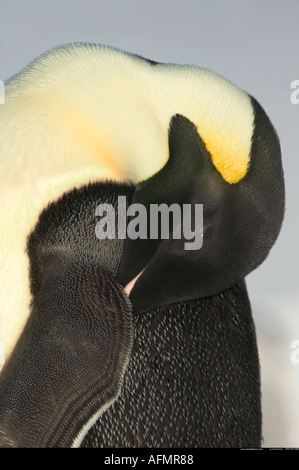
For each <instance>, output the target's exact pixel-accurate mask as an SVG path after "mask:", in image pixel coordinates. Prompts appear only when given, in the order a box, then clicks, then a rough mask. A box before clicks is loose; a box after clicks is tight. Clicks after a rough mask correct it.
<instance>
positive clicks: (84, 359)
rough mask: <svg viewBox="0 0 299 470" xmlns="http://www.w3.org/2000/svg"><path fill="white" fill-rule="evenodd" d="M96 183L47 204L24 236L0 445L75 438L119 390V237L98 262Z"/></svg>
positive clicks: (126, 331) (0, 387)
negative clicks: (22, 303)
mask: <svg viewBox="0 0 299 470" xmlns="http://www.w3.org/2000/svg"><path fill="white" fill-rule="evenodd" d="M108 188H109V186H108ZM104 189H106V191H107V186H106V187H105V188H104ZM109 189H111V188H109ZM112 189H113V188H112ZM84 191H85V192H84ZM99 192H100V193H101V192H103V191H102V188H101V187H100V189H99V186H98V187H96V186H95V187H94V190H93V188H92V187H91V188H88V189H87V191H86V189H85V190H82V191H81V192H80V191H75V192H74V194H72V195H71V196H66V197H65V198H63V200H62V201H60V202H59V203H58V204H53V205H52V206H50V208H49V209H48V210H46V211H45V212H44V213H43V214H42V216H41V219H40V222H39V224H38V226H37V228H36V230H35V232H33V234H32V236H31V238H30V241H29V254H30V255H31V256H30V258H31V282H32V285H31V287H32V292H33V303H32V309H31V314H30V317H29V320H28V322H27V325H26V327H25V329H24V331H23V333H22V335H21V338H20V340H19V341H18V343H17V345H16V347H15V349H14V351H13V354H12V356H11V357H10V359H9V361H8V363H7V364H6V365H5V367H4V369H3V371H2V374H1V377H0V446H1V447H70V446H77V445H79V444H80V441H81V440H82V439H83V437H84V435H85V434H86V432H87V431H88V429H89V428H90V427H91V425H92V424H93V423H94V420H95V419H96V418H97V417H98V416H99V415H100V414H101V413H102V412H103V411H104V410H105V409H106V408H107V407H108V406H109V405H110V404H111V403H112V402H113V401H114V400H115V399H116V397H117V396H118V393H119V392H120V388H121V384H122V380H123V376H124V372H125V369H126V366H127V363H128V360H129V357H130V354H131V349H132V343H133V323H132V312H131V305H130V302H129V300H128V297H127V296H126V294H125V292H124V291H123V289H122V287H121V286H120V285H118V284H117V283H116V282H115V280H114V279H113V277H112V274H113V270H114V269H115V266H114V261H116V260H117V258H119V256H120V255H119V253H121V249H122V248H121V247H118V245H117V244H118V241H116V240H115V241H114V240H112V241H110V245H109V247H108V246H107V245H106V246H105V250H106V256H107V263H106V270H104V269H103V268H102V267H101V264H104V260H103V253H104V252H102V254H101V244H100V243H99V241H98V240H97V239H96V237H95V234H94V226H95V220H94V219H95V215H94V209H95V207H96V204H97V199H96V196H97V197H98V198H99ZM125 192H127V193H128V188H125ZM104 193H105V191H104ZM107 194H108V195H109V194H110V196H111V191H110V193H109V191H107ZM112 196H113V197H114V194H113V191H112ZM113 197H112V199H113ZM91 201H92V205H90V202H91ZM102 202H103V201H102ZM105 202H107V200H106V201H105ZM108 202H111V201H108ZM112 202H113V201H112ZM74 209H75V210H76V212H74ZM62 218H63V220H62ZM59 219H60V220H59ZM105 250H104V251H105ZM101 257H102V259H101ZM109 263H110V266H109ZM116 266H117V265H116ZM109 269H110V270H111V274H109V273H108V272H107V271H109Z"/></svg>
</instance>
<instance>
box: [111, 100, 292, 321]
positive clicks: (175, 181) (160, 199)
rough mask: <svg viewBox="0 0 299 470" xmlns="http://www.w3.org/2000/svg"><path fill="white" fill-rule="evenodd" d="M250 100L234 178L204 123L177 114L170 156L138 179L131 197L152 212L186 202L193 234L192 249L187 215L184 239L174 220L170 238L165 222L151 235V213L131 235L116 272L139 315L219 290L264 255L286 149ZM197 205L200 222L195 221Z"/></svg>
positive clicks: (274, 226) (280, 202)
mask: <svg viewBox="0 0 299 470" xmlns="http://www.w3.org/2000/svg"><path fill="white" fill-rule="evenodd" d="M250 105H251V107H252V112H253V116H254V121H253V125H252V127H251V131H252V134H251V137H250V149H249V159H248V162H246V164H245V165H244V169H243V171H242V172H243V174H242V176H241V177H239V176H238V177H237V181H236V182H233V181H232V180H233V178H234V175H233V174H231V173H230V174H228V173H226V174H225V172H222V171H221V170H220V171H219V169H217V167H216V166H215V163H214V162H213V159H212V155H211V153H210V152H209V150H208V148H207V145H206V144H205V142H204V141H203V138H202V137H201V134H200V129H198V128H197V127H196V125H195V124H194V123H193V122H192V121H191V120H190V119H188V118H187V117H185V116H182V115H179V114H178V115H175V116H173V117H172V119H171V122H170V127H169V159H168V161H167V163H166V165H165V166H164V167H163V168H162V169H161V170H160V171H159V172H158V173H156V174H155V175H153V176H152V177H150V178H149V179H147V180H146V181H144V182H141V183H140V184H138V185H137V187H136V191H135V194H134V197H133V203H139V204H143V205H144V206H145V207H146V208H147V210H148V211H150V208H151V205H152V204H155V205H161V204H162V205H163V204H166V205H167V207H171V205H173V204H176V205H177V206H179V207H180V209H182V212H183V209H184V208H185V207H186V206H187V205H188V206H189V207H190V209H189V210H190V212H191V217H190V219H189V221H190V222H191V225H192V230H191V231H190V228H191V227H189V232H188V231H187V233H189V237H190V232H191V233H192V235H193V237H194V240H193V245H194V247H193V246H192V243H190V240H189V238H187V235H186V229H187V228H188V227H184V224H185V223H186V222H185V220H184V217H183V215H182V216H181V236H180V237H176V236H175V235H174V233H175V225H174V220H173V221H172V231H171V230H170V236H169V238H168V239H163V237H162V236H161V233H162V232H161V226H160V232H159V234H160V236H159V237H157V238H156V239H154V240H152V239H151V238H150V235H151V234H150V224H151V222H152V220H151V218H150V216H149V215H148V216H147V222H148V227H149V229H148V231H147V237H146V239H133V240H132V239H129V238H128V239H127V240H126V242H125V245H124V251H123V255H122V260H121V263H120V267H119V270H118V274H117V280H118V281H119V282H120V283H122V284H123V285H128V292H129V293H130V298H131V301H132V304H133V306H134V311H135V313H137V314H138V313H142V312H146V311H148V310H149V309H151V308H153V307H155V306H162V305H166V304H171V303H175V302H181V301H185V300H189V299H196V298H202V297H207V296H211V295H214V294H217V293H221V292H222V291H224V290H225V289H227V288H229V287H230V286H232V285H233V284H234V283H236V282H237V281H238V280H240V279H242V278H244V277H245V276H246V275H247V274H249V273H250V272H251V271H252V270H254V269H255V268H256V267H257V266H258V265H259V264H260V263H262V261H263V260H264V259H265V258H266V257H267V255H268V253H269V251H270V249H271V247H272V245H273V244H274V242H275V240H276V238H277V236H278V233H279V231H280V227H281V224H282V220H283V214H284V182H283V171H282V165H281V152H280V145H279V139H278V137H277V134H276V132H275V130H274V128H273V126H272V124H271V123H270V120H269V118H268V117H267V115H266V114H265V112H264V110H263V109H262V107H261V106H260V105H259V104H258V103H257V101H256V100H255V99H254V98H250ZM228 119H229V116H228ZM230 158H234V155H233V154H232V155H230V156H229V155H227V167H228V168H233V164H232V162H230V161H229V159H230ZM224 169H225V167H224ZM228 176H230V177H231V178H230V179H231V181H228V179H229V178H228ZM198 205H202V209H203V221H202V220H201V219H200V217H198V218H197V219H196V208H197V207H199V206H198ZM159 207H160V206H159ZM199 221H200V222H201V223H199ZM160 224H161V220H160ZM200 240H201V242H200ZM186 246H187V247H189V249H186ZM132 280H133V281H132Z"/></svg>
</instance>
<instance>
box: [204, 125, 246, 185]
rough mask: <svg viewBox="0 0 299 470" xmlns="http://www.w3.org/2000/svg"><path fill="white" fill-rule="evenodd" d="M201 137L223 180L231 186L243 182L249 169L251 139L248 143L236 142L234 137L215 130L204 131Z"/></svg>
mask: <svg viewBox="0 0 299 470" xmlns="http://www.w3.org/2000/svg"><path fill="white" fill-rule="evenodd" d="M201 135H202V138H203V141H204V142H205V144H206V147H207V150H208V151H209V153H210V154H211V156H212V161H213V163H214V165H215V167H216V168H217V170H218V171H219V173H220V174H221V176H222V178H223V179H225V180H226V181H227V182H228V183H230V184H233V183H238V182H239V181H241V179H242V178H244V176H245V175H246V173H247V170H248V167H249V162H250V148H251V145H250V137H249V136H248V137H249V139H248V141H247V142H242V141H241V142H236V140H235V136H234V135H226V134H225V133H223V134H221V133H220V132H219V131H218V132H217V130H215V129H213V130H211V129H209V130H205V129H203V130H202V134H201Z"/></svg>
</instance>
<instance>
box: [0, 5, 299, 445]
mask: <svg viewBox="0 0 299 470" xmlns="http://www.w3.org/2000/svg"><path fill="white" fill-rule="evenodd" d="M298 19H299V1H298V0H283V1H282V0H250V1H249V0H247V1H244V0H243V1H242V0H225V1H223V0H218V1H217V0H209V1H203V0H184V1H182V0H178V1H177V0H148V1H144V0H143V1H142V0H107V1H104V0H102V1H101V0H84V1H77V0H43V1H41V0H26V1H23V0H1V3H0V80H3V81H4V80H6V79H7V78H9V77H10V76H11V75H13V74H14V73H16V72H18V71H19V70H20V69H21V68H23V67H24V66H25V65H26V64H27V63H28V62H30V61H31V60H32V59H33V58H35V57H36V56H37V55H39V54H40V53H42V52H44V51H46V50H48V49H50V48H52V47H53V46H57V45H59V44H63V43H67V42H73V41H83V42H96V43H102V44H109V45H112V46H116V47H119V48H121V49H124V50H126V51H130V52H134V53H137V54H140V55H142V56H145V57H148V58H151V59H154V60H157V61H161V62H175V63H187V64H195V65H199V66H204V67H208V68H211V69H214V70H215V71H216V72H218V73H220V74H221V75H224V76H225V77H227V78H228V79H230V80H231V81H233V82H234V83H236V84H237V85H238V86H239V87H240V88H243V89H245V90H246V91H248V92H249V93H250V94H252V95H254V96H255V97H256V98H257V99H258V100H259V101H260V103H261V104H262V106H263V107H264V108H265V109H266V111H267V113H268V115H269V116H270V118H271V120H272V122H273V123H274V125H275V127H276V129H277V131H278V134H279V136H280V139H281V143H282V149H283V160H284V169H285V178H286V187H287V212H286V217H285V222H284V226H283V230H282V232H281V235H280V237H279V241H278V242H277V244H276V245H275V247H274V248H273V250H272V252H271V254H270V256H269V257H268V259H267V260H266V261H265V262H264V264H263V265H262V266H261V267H260V268H259V269H257V270H256V271H255V272H254V273H252V274H251V275H250V276H249V277H248V288H249V294H250V297H251V302H252V307H253V314H254V319H255V322H256V327H257V333H258V338H259V345H260V355H261V367H262V380H263V396H264V404H263V413H264V432H263V434H264V445H265V446H276V447H299V364H298V365H293V364H292V363H291V361H290V355H291V353H292V350H291V348H290V344H291V342H292V341H293V340H299V322H298V319H299V292H298V280H299V267H298V265H299V250H298V244H297V239H298V235H299V218H298V209H297V204H298V199H299V155H298V144H299V132H298V131H299V129H298V127H299V126H298V125H299V104H298V105H294V104H292V103H291V101H290V95H291V91H292V90H291V88H290V85H291V82H292V81H293V80H299V61H298V55H299V26H298ZM3 176H4V175H3ZM4 177H5V176H4Z"/></svg>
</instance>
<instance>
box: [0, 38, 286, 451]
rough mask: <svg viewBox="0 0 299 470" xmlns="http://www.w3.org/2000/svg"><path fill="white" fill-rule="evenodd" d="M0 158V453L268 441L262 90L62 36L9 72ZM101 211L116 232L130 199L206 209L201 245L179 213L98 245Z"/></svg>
mask: <svg viewBox="0 0 299 470" xmlns="http://www.w3.org/2000/svg"><path fill="white" fill-rule="evenodd" d="M0 166H1V175H2V180H1V185H0V201H1V208H2V215H1V218H0V256H1V262H0V266H1V267H0V331H1V338H0V339H1V342H2V345H3V348H4V354H5V364H4V367H3V369H2V371H1V374H0V446H1V447H79V446H82V447H250V446H254V447H258V446H260V445H261V426H262V419H261V397H260V374H259V359H258V351H257V344H256V335H255V327H254V322H253V317H252V313H251V308H250V302H249V299H248V294H247V290H246V285H245V280H244V279H245V277H246V276H247V274H249V273H250V272H251V271H252V270H254V269H255V268H257V266H259V265H260V264H261V263H262V262H263V261H264V259H265V258H266V257H267V255H268V253H269V251H270V249H271V247H272V246H273V244H274V242H275V240H276V239H277V236H278V234H279V231H280V228H281V225H282V221H283V215H284V179H283V169H282V162H281V150H280V144H279V138H278V136H277V133H276V131H275V129H274V127H273V125H272V123H271V122H270V119H269V118H268V116H267V115H266V113H265V111H264V110H263V108H262V107H261V105H260V104H259V103H258V102H257V101H256V99H255V98H253V97H252V96H250V95H249V94H248V93H246V92H245V91H243V90H241V89H240V88H238V87H237V86H236V85H234V84H233V83H231V82H230V81H229V80H227V79H225V78H224V77H222V76H220V75H218V74H216V73H215V72H213V71H211V70H208V69H204V68H199V67H195V66H188V65H175V64H162V63H157V62H154V61H151V60H148V59H144V58H142V57H140V56H137V55H134V54H131V53H127V52H123V51H121V50H118V49H115V48H111V47H107V46H102V45H95V44H85V43H74V44H68V45H65V46H61V47H58V48H54V49H53V50H51V51H49V52H47V53H45V54H43V55H41V56H40V57H38V58H37V59H35V60H34V61H33V62H32V63H30V64H29V65H28V66H27V67H26V68H25V69H24V70H22V71H21V72H20V73H19V74H17V75H15V76H13V77H12V78H11V79H9V80H8V81H7V82H6V83H5V103H4V104H3V105H1V106H0ZM120 197H122V198H125V209H126V211H125V212H124V211H123V210H122V211H121V210H120V207H119V198H120ZM99 205H104V207H106V208H108V207H109V208H112V209H113V210H114V218H113V221H114V222H115V225H116V228H119V226H120V224H121V225H122V226H125V227H128V224H129V222H130V220H131V219H130V215H131V216H132V212H131V213H130V215H129V208H132V207H135V208H136V207H137V205H138V207H140V206H142V207H144V208H145V209H146V210H147V214H148V213H149V210H150V208H151V207H152V206H153V205H156V206H158V207H160V206H161V205H166V206H167V207H171V206H172V205H177V206H178V207H179V208H181V209H184V208H185V207H186V206H188V207H191V208H194V207H195V206H196V205H202V208H203V224H202V227H199V226H198V225H197V224H196V223H195V222H196V220H194V218H193V219H192V226H193V233H194V236H197V235H199V236H200V237H202V243H201V246H200V247H199V248H197V249H190V250H186V247H185V246H186V242H187V237H186V234H185V233H184V231H182V232H181V236H180V237H176V236H174V233H175V227H174V221H172V224H171V230H170V235H169V237H168V238H165V237H163V236H162V233H161V230H160V229H159V230H158V235H157V236H156V237H152V238H151V237H150V223H151V219H150V217H149V216H147V219H146V222H147V224H146V225H147V229H146V230H147V232H146V235H149V236H143V237H134V238H130V237H128V236H125V237H119V236H118V237H117V236H115V237H114V236H111V234H110V235H109V233H107V237H106V238H103V239H99V238H97V236H96V225H97V222H98V221H99V215H98V213H97V207H99ZM161 223H162V222H161V220H160V224H161ZM200 231H201V232H200ZM199 232H200V233H199Z"/></svg>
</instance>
